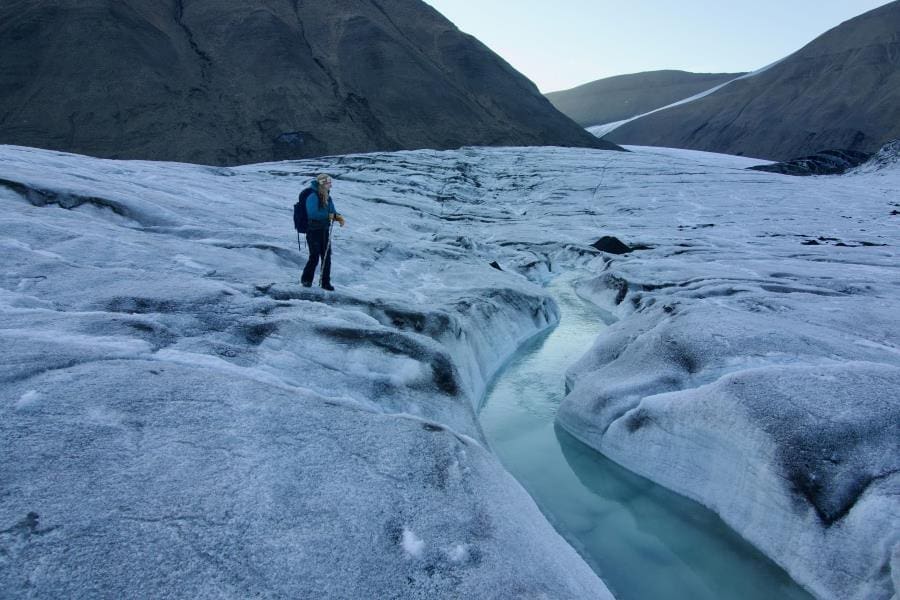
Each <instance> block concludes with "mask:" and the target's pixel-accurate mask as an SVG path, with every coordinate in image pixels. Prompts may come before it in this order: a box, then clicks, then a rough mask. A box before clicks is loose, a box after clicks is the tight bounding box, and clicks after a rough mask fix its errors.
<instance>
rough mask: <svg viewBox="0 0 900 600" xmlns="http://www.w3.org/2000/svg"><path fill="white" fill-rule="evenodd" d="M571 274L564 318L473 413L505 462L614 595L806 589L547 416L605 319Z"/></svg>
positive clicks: (787, 593) (676, 599) (668, 596)
mask: <svg viewBox="0 0 900 600" xmlns="http://www.w3.org/2000/svg"><path fill="white" fill-rule="evenodd" d="M574 278H575V276H574V275H572V276H565V277H560V278H557V279H556V280H555V281H554V282H553V283H551V284H550V286H549V291H550V292H551V293H552V294H553V295H554V297H555V298H556V300H557V302H558V303H559V307H560V311H561V319H560V322H559V325H558V326H557V327H556V328H554V329H553V330H552V331H550V332H549V333H545V334H542V335H540V336H538V337H536V338H535V339H533V340H531V341H530V342H529V343H528V344H527V345H526V346H525V347H524V348H522V349H521V350H520V351H519V352H518V353H517V354H516V355H515V356H514V357H513V358H512V359H511V360H510V362H509V363H508V364H507V365H506V366H505V367H504V368H503V369H502V370H501V372H500V373H499V375H498V376H497V377H496V378H495V379H494V381H493V383H492V384H491V386H490V387H489V388H488V391H487V394H486V395H485V399H484V403H483V405H482V407H481V411H480V418H481V423H482V427H483V428H484V432H485V434H486V435H487V437H488V439H489V441H490V443H491V445H492V447H493V449H494V451H495V452H496V453H497V454H498V456H499V457H500V460H501V461H502V462H503V464H504V466H505V467H506V468H507V470H508V471H510V472H511V473H512V474H513V476H515V477H516V478H517V479H518V480H519V482H520V483H521V484H522V485H523V486H524V487H525V489H526V490H528V492H529V493H530V494H531V496H532V497H533V498H534V500H535V502H536V503H537V504H538V506H539V507H540V508H541V510H542V512H543V513H544V514H545V515H546V517H547V518H548V520H549V521H550V522H551V523H552V524H553V525H554V526H555V527H556V529H557V531H559V532H560V534H561V535H562V536H563V537H564V538H566V540H568V542H569V543H570V544H571V545H572V546H574V547H575V549H576V550H578V552H579V553H580V554H581V555H582V556H583V557H584V558H585V560H586V561H587V562H588V564H590V565H591V567H592V568H593V569H594V571H595V572H596V573H597V574H598V575H599V576H600V577H601V578H602V579H603V580H604V581H605V582H606V584H607V586H608V587H609V588H610V590H611V591H612V592H613V593H614V594H615V596H616V598H618V599H619V600H646V599H648V598H653V599H654V600H680V599H690V600H706V599H709V600H727V599H730V598H733V599H738V598H739V599H741V600H754V599H757V598H758V599H760V600H762V599H765V600H770V599H771V598H779V599H785V600H794V599H801V598H803V599H809V598H812V596H810V595H809V593H808V592H806V591H805V590H804V589H803V588H801V587H800V586H799V585H797V584H796V583H795V582H794V581H793V580H791V579H790V577H789V576H788V575H787V574H786V573H785V572H784V571H783V570H782V569H781V568H780V567H778V566H777V565H776V564H775V563H773V562H772V561H771V560H769V559H768V558H767V557H766V556H764V555H763V554H762V553H761V552H759V551H758V550H757V549H756V548H755V547H753V546H752V545H750V544H749V543H748V542H746V541H745V540H744V539H743V538H741V537H740V536H738V535H737V534H736V533H735V532H734V531H732V530H731V529H730V528H729V527H728V526H727V525H725V524H724V523H723V522H722V520H721V519H719V517H718V516H717V515H716V514H715V513H713V512H712V511H710V510H709V509H707V508H705V507H704V506H702V505H700V504H698V503H696V502H694V501H692V500H689V499H687V498H684V497H683V496H680V495H678V494H675V493H673V492H670V491H669V490H667V489H665V488H663V487H660V486H658V485H656V484H654V483H652V482H650V481H649V480H647V479H644V478H643V477H640V476H638V475H635V474H633V473H631V472H630V471H627V470H625V469H623V468H622V467H620V466H618V465H617V464H615V463H613V462H612V461H611V460H609V459H607V458H605V457H604V456H603V455H601V454H599V453H598V452H596V451H594V450H593V449H592V448H590V447H588V446H585V445H584V444H582V443H581V442H579V441H578V440H576V439H574V438H573V437H571V436H570V435H568V434H567V433H566V432H565V431H563V430H562V429H561V428H559V427H556V426H554V417H555V415H556V410H557V407H558V406H559V402H560V400H562V397H563V395H564V389H563V388H564V383H563V378H564V374H565V370H566V368H567V367H568V366H569V365H571V364H572V363H573V362H575V360H576V359H577V358H578V357H579V356H580V355H581V354H583V353H584V352H585V351H586V350H587V349H588V348H589V347H590V345H591V343H592V342H593V341H594V339H595V338H596V337H597V335H598V334H599V333H600V332H601V331H602V329H603V328H604V327H605V324H604V323H605V322H609V321H610V319H611V318H610V317H609V315H605V314H603V312H602V311H601V310H600V309H598V308H597V307H596V306H593V305H591V304H590V303H588V302H586V301H584V300H582V299H581V298H579V297H578V296H577V295H576V294H575V292H574V290H573V288H572V282H573V280H574Z"/></svg>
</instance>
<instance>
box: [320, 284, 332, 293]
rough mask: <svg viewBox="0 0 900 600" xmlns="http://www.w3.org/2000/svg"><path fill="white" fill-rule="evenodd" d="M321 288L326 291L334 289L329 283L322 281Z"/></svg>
mask: <svg viewBox="0 0 900 600" xmlns="http://www.w3.org/2000/svg"><path fill="white" fill-rule="evenodd" d="M322 289H323V290H325V291H326V292H333V291H334V286H333V285H331V284H330V283H323V284H322Z"/></svg>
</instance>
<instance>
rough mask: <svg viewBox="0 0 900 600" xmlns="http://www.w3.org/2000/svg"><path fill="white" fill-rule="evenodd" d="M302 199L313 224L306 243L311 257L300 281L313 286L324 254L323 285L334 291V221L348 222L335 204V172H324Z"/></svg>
mask: <svg viewBox="0 0 900 600" xmlns="http://www.w3.org/2000/svg"><path fill="white" fill-rule="evenodd" d="M300 201H301V202H304V201H305V202H306V213H307V216H308V218H309V225H308V227H307V230H306V245H307V247H308V248H309V259H308V260H307V261H306V266H305V267H303V274H302V275H301V276H300V283H301V284H303V286H304V287H310V286H311V285H312V283H313V277H314V276H315V274H316V266H317V265H318V264H319V258H320V257H321V258H322V278H321V282H322V288H323V289H326V290H328V291H329V292H331V291H334V287H332V285H331V244H329V243H328V242H329V234H330V231H331V224H332V221H337V222H338V223H340V224H341V227H343V226H344V217H342V216H341V215H340V213H338V212H337V210H335V208H334V202H332V200H331V176H330V175H327V174H325V173H320V174H319V175H317V176H316V178H315V179H314V180H313V181H312V183H310V185H309V187H308V188H307V189H305V190H303V192H302V193H301V194H300Z"/></svg>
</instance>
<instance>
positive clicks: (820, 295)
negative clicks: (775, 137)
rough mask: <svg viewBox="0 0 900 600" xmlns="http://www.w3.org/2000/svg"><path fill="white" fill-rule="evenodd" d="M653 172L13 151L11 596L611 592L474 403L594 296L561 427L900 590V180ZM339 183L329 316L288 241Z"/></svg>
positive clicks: (817, 565)
mask: <svg viewBox="0 0 900 600" xmlns="http://www.w3.org/2000/svg"><path fill="white" fill-rule="evenodd" d="M632 150H633V152H631V153H610V152H603V151H594V150H575V149H563V148H500V149H478V148H464V149H461V150H458V151H446V152H435V151H415V152H397V153H380V154H368V155H354V156H340V157H326V158H321V159H311V160H306V161H296V162H283V163H271V164H265V165H251V166H246V167H239V168H228V169H225V168H209V167H201V166H194V165H180V164H173V163H152V162H121V161H106V160H96V159H91V158H86V157H81V156H74V155H68V154H63V153H58V152H50V151H43V150H36V149H29V148H20V147H11V146H2V147H0V203H2V205H3V207H4V211H3V213H2V215H0V250H2V257H3V259H2V260H3V264H4V268H3V271H2V274H0V337H2V344H0V382H2V383H0V385H2V387H0V391H2V395H0V453H2V455H3V457H4V460H3V461H2V463H0V590H3V593H4V594H6V593H9V592H13V593H15V594H17V595H25V596H42V595H47V594H55V595H63V596H86V595H104V594H106V595H113V596H133V595H135V594H141V595H148V596H163V595H178V596H184V597H189V596H190V597H198V598H205V597H247V596H252V595H254V594H259V595H273V596H314V597H448V596H449V597H453V596H460V597H473V596H476V597H487V598H509V597H541V595H545V596H547V597H559V598H584V597H600V598H602V597H610V595H609V593H608V591H607V590H606V589H605V587H604V585H603V584H602V582H601V581H600V580H599V579H597V577H596V576H595V575H594V574H593V572H592V571H591V570H590V569H589V567H587V565H586V564H585V563H584V562H583V561H582V560H581V559H580V558H579V557H578V556H577V554H576V553H575V551H574V550H572V548H570V547H569V546H568V545H567V544H566V543H565V542H564V541H563V540H562V538H560V537H559V536H558V535H557V534H556V533H555V532H554V531H553V530H552V528H551V527H550V525H549V524H548V523H547V521H546V520H545V519H544V517H543V516H542V515H541V514H540V511H539V510H538V509H537V507H536V506H535V505H534V502H533V501H532V500H531V499H530V498H529V497H528V496H527V494H526V493H525V492H524V491H523V490H522V488H521V486H520V485H519V484H518V483H517V482H515V481H514V480H513V479H512V478H511V477H510V476H509V475H508V474H507V473H506V472H505V471H504V470H503V468H502V467H501V466H500V464H499V462H498V461H497V459H496V457H495V456H494V455H493V454H492V453H491V451H490V449H489V448H488V447H487V443H486V442H485V440H484V437H483V435H482V433H481V430H480V427H479V425H478V422H477V420H476V418H475V411H474V407H475V406H476V404H477V402H478V401H479V399H480V397H481V395H482V393H483V391H484V389H485V387H486V385H487V383H488V381H489V380H490V379H491V377H492V376H493V375H494V373H495V372H496V371H497V370H498V369H499V368H500V367H501V366H502V365H503V364H504V362H505V361H506V360H507V358H508V357H509V356H510V354H511V353H513V352H514V351H515V349H516V348H517V347H518V346H519V345H520V344H521V343H522V342H523V341H524V340H526V339H528V338H529V337H531V336H532V335H534V334H535V333H537V332H539V331H542V330H544V329H546V328H547V327H550V326H552V325H553V324H554V323H555V322H556V320H557V319H558V311H557V308H556V306H555V304H554V302H553V300H552V299H551V298H550V297H549V296H548V295H547V294H546V293H545V292H544V291H543V290H542V289H541V284H542V283H545V282H546V281H548V280H550V279H551V278H553V277H555V276H556V275H558V274H560V273H563V272H572V271H579V272H582V273H583V274H584V276H583V277H582V281H581V283H580V285H579V286H578V291H579V293H581V294H582V295H583V296H585V297H587V298H589V299H591V300H593V301H595V302H597V303H599V304H601V305H602V306H604V307H606V308H608V309H609V310H610V311H612V312H614V313H615V314H616V315H617V317H618V318H619V321H618V322H617V323H616V324H615V325H613V326H612V327H611V328H610V329H609V330H607V332H606V333H605V334H604V335H603V336H601V338H600V339H598V340H597V343H596V344H595V346H594V347H593V348H592V350H591V351H590V352H589V353H588V354H587V355H586V356H585V357H583V358H582V359H581V360H580V361H578V363H576V364H575V365H573V367H572V368H571V369H570V371H569V373H568V374H567V380H568V386H569V387H570V388H571V389H572V393H571V394H570V395H569V397H568V398H567V399H566V400H565V401H564V404H563V406H562V408H561V412H560V423H561V424H562V425H563V426H565V427H566V428H567V429H568V430H569V431H571V432H572V433H573V434H575V435H576V436H577V437H579V438H580V439H582V440H583V441H586V442H587V443H589V444H591V445H593V446H594V447H596V448H598V449H600V450H601V451H602V452H604V453H605V454H607V455H608V456H610V457H611V458H613V459H614V460H616V461H618V462H620V463H621V464H623V465H625V466H626V467H628V468H630V469H632V470H635V471H637V472H639V473H642V474H644V475H646V476H648V477H650V478H651V479H654V480H655V481H658V482H660V483H663V484H664V485H667V486H668V487H671V488H673V489H675V490H676V491H679V492H681V493H683V494H685V495H687V496H690V497H693V498H695V499H697V500H699V501H700V502H702V503H704V504H706V505H707V506H710V507H711V508H713V509H714V510H716V511H717V512H718V513H719V514H720V515H722V517H723V518H724V519H725V520H726V521H728V522H729V523H730V524H731V525H732V527H734V528H735V529H736V530H737V531H738V532H739V533H741V534H742V535H744V536H745V537H746V538H747V539H749V540H750V541H752V542H753V543H754V544H756V545H757V546H758V547H760V548H761V549H762V550H763V551H764V552H766V553H767V554H768V555H770V556H772V557H773V558H774V559H775V560H776V561H777V562H779V563H780V564H781V565H782V566H784V567H785V569H787V571H788V572H789V573H790V574H791V575H792V576H793V577H794V578H796V579H797V580H798V581H799V582H800V583H801V584H803V585H804V586H806V587H807V588H809V589H811V590H812V591H814V592H815V593H816V594H817V595H819V596H821V597H823V598H854V597H855V598H888V597H890V595H891V594H892V593H896V592H895V590H896V583H894V584H892V583H891V577H892V575H893V577H894V578H897V577H898V573H900V564H898V563H900V558H898V548H900V532H898V528H897V526H896V523H898V522H900V519H898V518H897V516H898V501H897V498H898V497H900V495H898V493H897V485H898V478H897V474H896V467H897V461H898V456H900V451H898V447H897V443H898V439H900V436H898V435H896V434H897V427H898V423H900V419H898V418H897V417H898V415H897V411H898V408H897V406H898V404H897V400H898V399H897V393H896V390H897V389H898V387H897V383H898V378H900V376H898V370H900V349H898V325H897V320H896V316H895V315H896V314H898V304H900V295H898V285H900V283H898V281H900V279H898V277H897V264H898V261H897V252H896V247H897V242H898V229H897V227H896V221H895V219H896V217H895V216H892V214H891V211H892V210H895V209H896V208H898V205H897V204H896V202H897V201H896V200H895V197H896V190H897V189H898V187H900V175H898V173H897V171H896V170H891V168H885V169H880V170H878V171H876V172H872V173H867V172H861V173H855V174H852V175H848V176H843V177H839V178H825V177H812V178H804V179H792V178H788V177H784V176H780V175H775V174H769V173H759V172H753V171H747V170H745V169H744V167H746V166H749V165H752V164H758V163H759V162H760V161H754V160H752V159H745V158H740V157H727V156H719V155H713V154H708V153H702V152H690V151H676V150H665V149H658V148H653V149H651V148H632ZM320 171H327V172H329V173H331V174H332V175H333V176H334V178H335V187H334V196H335V202H336V204H337V206H338V208H339V210H340V211H341V212H342V213H343V214H344V215H345V216H346V217H347V227H346V228H344V229H336V230H335V234H334V270H333V277H332V279H333V282H334V284H335V286H336V287H337V291H336V292H333V293H326V292H324V291H322V290H319V289H315V288H312V289H304V288H301V287H300V286H299V285H298V283H297V278H298V275H299V269H300V267H301V266H302V264H303V262H304V260H305V248H304V250H303V252H302V253H301V252H298V250H297V238H296V236H295V234H294V232H293V230H292V225H291V219H290V216H289V215H290V208H291V204H292V203H293V201H294V199H295V197H296V194H297V192H298V191H299V190H300V188H301V187H302V186H304V185H305V184H306V182H307V181H308V180H309V179H310V178H311V177H312V176H313V175H314V174H315V173H317V172H320ZM604 235H612V236H616V237H618V238H619V239H621V240H623V241H624V242H626V243H628V244H629V245H631V246H643V247H646V248H647V249H645V250H639V251H635V252H632V253H630V254H627V255H607V254H604V253H602V252H600V251H598V250H596V249H595V248H592V247H591V244H592V243H593V242H594V241H596V240H597V239H598V238H600V237H602V236H604ZM809 242H815V243H816V244H815V245H812V244H810V243H809ZM492 262H496V263H497V264H498V265H499V266H500V267H501V269H496V268H493V267H492V266H491V263H492Z"/></svg>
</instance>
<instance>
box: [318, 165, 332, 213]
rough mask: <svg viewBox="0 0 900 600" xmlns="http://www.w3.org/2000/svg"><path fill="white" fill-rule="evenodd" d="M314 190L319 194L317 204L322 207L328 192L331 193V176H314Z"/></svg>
mask: <svg viewBox="0 0 900 600" xmlns="http://www.w3.org/2000/svg"><path fill="white" fill-rule="evenodd" d="M316 188H317V189H318V192H319V204H320V205H323V206H324V203H325V202H327V201H328V192H330V191H331V175H329V174H328V173H319V174H318V175H316Z"/></svg>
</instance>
